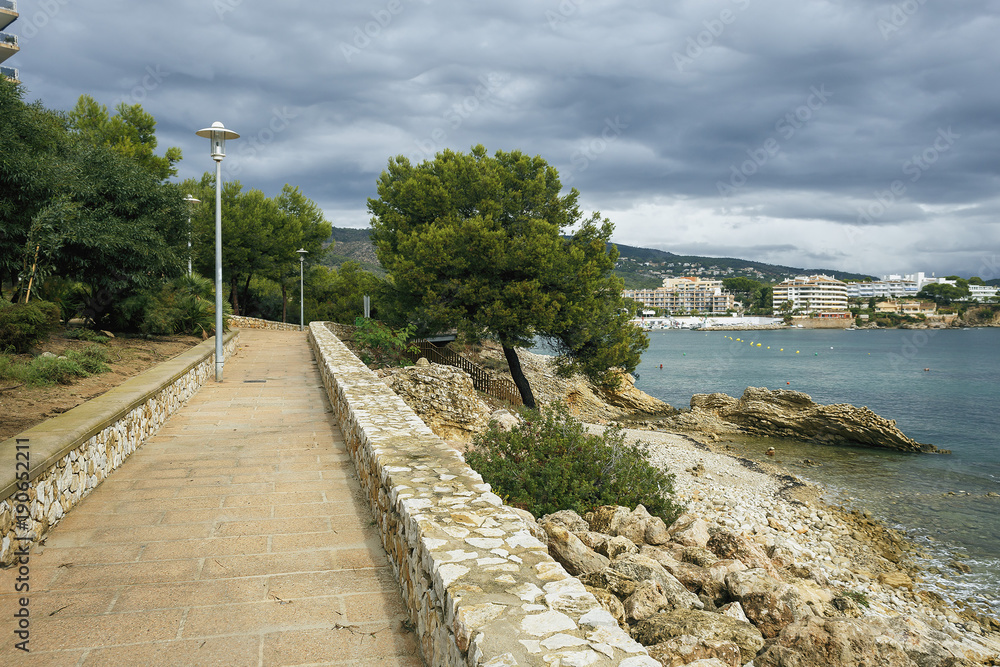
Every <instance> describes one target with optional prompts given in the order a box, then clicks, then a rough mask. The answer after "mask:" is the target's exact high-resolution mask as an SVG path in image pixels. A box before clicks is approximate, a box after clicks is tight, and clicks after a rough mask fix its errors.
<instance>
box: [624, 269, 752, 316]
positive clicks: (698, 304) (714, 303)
mask: <svg viewBox="0 0 1000 667" xmlns="http://www.w3.org/2000/svg"><path fill="white" fill-rule="evenodd" d="M622 296H624V297H625V298H626V299H633V300H635V301H638V302H639V303H641V304H642V305H643V306H645V307H646V308H656V309H659V310H663V311H665V312H667V313H670V314H674V313H694V312H698V313H703V314H709V313H711V314H723V313H725V312H727V311H730V310H733V309H734V308H735V306H736V302H735V297H733V295H732V293H730V292H726V291H725V290H723V289H722V281H721V280H708V279H703V278H695V277H684V278H664V279H663V285H661V286H660V287H657V288H656V289H627V290H623V291H622Z"/></svg>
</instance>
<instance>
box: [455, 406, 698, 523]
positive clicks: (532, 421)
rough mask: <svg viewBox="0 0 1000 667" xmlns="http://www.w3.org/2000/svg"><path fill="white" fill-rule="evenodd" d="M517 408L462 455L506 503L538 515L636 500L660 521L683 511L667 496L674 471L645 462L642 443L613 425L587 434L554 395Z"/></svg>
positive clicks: (671, 490) (630, 504) (628, 503)
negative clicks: (551, 400) (514, 421)
mask: <svg viewBox="0 0 1000 667" xmlns="http://www.w3.org/2000/svg"><path fill="white" fill-rule="evenodd" d="M522 416H523V421H522V422H521V423H520V424H518V425H517V426H515V427H514V428H513V429H512V430H510V431H504V430H502V429H501V428H499V426H498V425H497V424H496V423H495V422H491V423H490V426H489V429H488V430H487V431H486V432H485V433H483V434H481V435H478V436H476V438H475V439H474V440H473V447H472V449H470V450H469V451H468V452H466V455H465V459H466V461H467V462H468V464H469V465H470V466H472V467H473V468H474V469H476V470H477V471H478V472H479V474H481V475H482V476H483V479H485V480H486V481H487V482H489V483H490V485H492V486H493V491H494V493H496V494H498V495H500V496H502V497H504V499H505V501H506V502H507V503H508V504H510V505H513V506H515V507H520V508H523V509H526V510H528V511H529V512H531V513H532V514H534V515H535V516H542V515H544V514H551V513H552V512H557V511H559V510H564V509H571V510H574V511H576V512H577V513H578V514H581V515H582V514H583V513H584V512H587V511H590V510H592V509H594V508H596V507H600V506H601V505H623V506H627V507H635V506H636V505H637V504H639V503H641V504H643V505H645V507H646V509H648V510H649V513H650V514H652V515H653V516H659V517H660V518H662V519H663V520H664V521H665V522H666V523H667V525H670V524H671V523H673V521H674V520H675V519H676V518H677V516H678V515H680V514H681V512H683V511H684V508H683V507H682V506H680V505H678V504H676V503H674V501H673V498H672V496H673V493H674V487H673V482H674V476H673V475H672V474H669V473H667V472H665V471H663V470H660V469H659V468H656V467H655V466H653V465H651V464H650V463H649V461H648V459H647V454H646V447H647V446H646V445H645V444H643V443H641V442H636V443H632V444H629V443H626V442H625V432H624V431H623V430H622V429H621V428H620V427H609V428H607V429H605V431H604V433H603V434H602V435H590V434H588V433H587V432H586V431H585V430H584V427H583V424H582V423H581V422H580V421H578V420H577V419H575V418H574V417H573V416H572V415H570V413H569V410H568V409H567V408H566V406H565V405H563V404H561V403H556V404H551V405H548V406H545V407H543V408H542V410H541V411H538V410H525V411H524V412H523V413H522Z"/></svg>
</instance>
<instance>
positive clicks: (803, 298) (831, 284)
mask: <svg viewBox="0 0 1000 667" xmlns="http://www.w3.org/2000/svg"><path fill="white" fill-rule="evenodd" d="M787 301H791V303H792V310H798V311H800V312H802V313H803V314H808V315H813V314H816V315H818V316H819V317H830V318H840V317H845V316H848V315H850V311H848V310H847V283H843V282H841V281H839V280H837V279H836V278H831V277H829V276H798V277H796V278H792V279H791V280H786V281H784V282H782V283H779V284H777V285H775V286H774V296H773V303H774V308H775V311H777V310H778V309H780V308H781V305H782V304H783V303H785V302H787Z"/></svg>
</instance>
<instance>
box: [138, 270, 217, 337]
mask: <svg viewBox="0 0 1000 667" xmlns="http://www.w3.org/2000/svg"><path fill="white" fill-rule="evenodd" d="M227 306H228V304H226V303H223V330H228V327H227V319H226V316H227V315H228V314H229V309H228V308H227ZM122 310H123V311H124V312H126V313H127V314H126V318H127V321H123V322H119V323H118V324H119V325H120V326H122V327H123V328H126V327H128V325H129V324H132V325H137V326H135V327H134V328H135V330H138V331H141V332H142V333H144V334H147V335H171V334H178V333H183V334H192V335H195V336H201V337H202V338H208V337H209V336H214V335H215V286H214V285H213V284H212V281H211V280H209V279H208V278H203V277H202V276H200V275H198V274H194V275H191V276H179V277H177V278H174V279H173V280H171V281H169V282H168V283H166V284H165V285H163V286H161V287H159V288H158V289H155V290H149V291H146V292H143V293H141V294H138V295H136V296H135V297H132V298H131V299H129V300H128V301H127V302H126V303H125V304H123V306H122Z"/></svg>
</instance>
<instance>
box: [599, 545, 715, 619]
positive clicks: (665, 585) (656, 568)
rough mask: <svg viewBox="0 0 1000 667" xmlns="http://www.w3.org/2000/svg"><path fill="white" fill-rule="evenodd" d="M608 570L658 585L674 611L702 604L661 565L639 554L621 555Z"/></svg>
mask: <svg viewBox="0 0 1000 667" xmlns="http://www.w3.org/2000/svg"><path fill="white" fill-rule="evenodd" d="M608 569H610V570H614V571H616V572H619V573H621V574H623V575H625V576H626V577H629V578H631V579H634V580H636V581H645V580H647V579H650V580H652V581H655V582H656V583H657V584H659V585H660V589H661V590H662V591H663V595H664V597H666V599H667V601H668V602H669V604H670V606H671V607H672V608H674V609H681V608H683V609H691V608H694V609H702V608H704V606H705V605H704V603H702V601H701V600H699V599H698V597H697V596H696V595H695V594H693V593H691V592H690V591H689V590H688V589H686V588H685V587H684V584H682V583H681V582H679V581H678V580H677V578H676V577H674V576H673V575H672V574H670V573H669V572H667V571H666V570H665V569H664V568H663V566H662V565H660V564H659V563H658V562H656V561H655V560H653V559H652V558H648V557H646V556H641V555H639V554H622V555H621V556H619V557H618V558H616V559H615V560H613V561H611V565H609V566H608Z"/></svg>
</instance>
